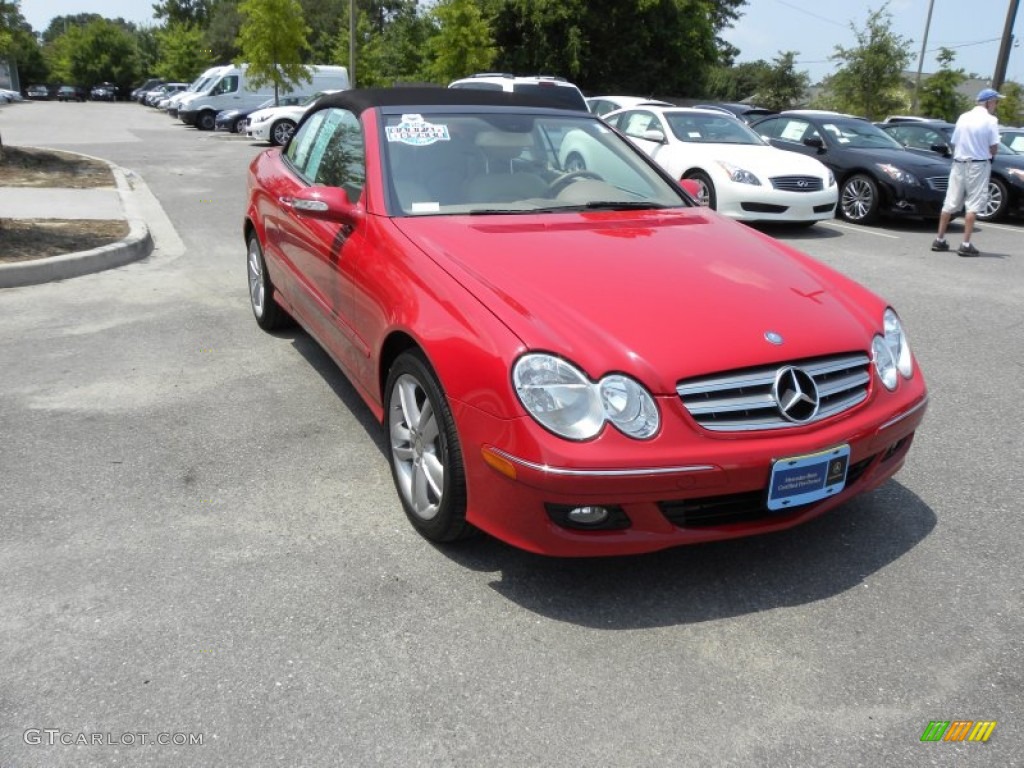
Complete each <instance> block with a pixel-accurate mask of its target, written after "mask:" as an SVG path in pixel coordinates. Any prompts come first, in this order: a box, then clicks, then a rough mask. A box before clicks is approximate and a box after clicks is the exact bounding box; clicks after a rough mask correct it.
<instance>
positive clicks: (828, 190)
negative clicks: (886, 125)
mask: <svg viewBox="0 0 1024 768" xmlns="http://www.w3.org/2000/svg"><path fill="white" fill-rule="evenodd" d="M604 120H605V121H606V122H607V123H608V124H609V125H611V126H613V127H615V128H617V129H618V130H619V131H620V132H621V133H623V134H625V135H626V136H627V137H629V139H630V140H631V141H632V142H633V143H634V144H636V145H637V146H638V147H639V148H640V149H641V150H643V151H644V152H645V153H647V155H648V156H650V157H651V159H652V160H654V161H655V162H656V163H658V165H660V166H661V167H662V168H664V169H665V171H667V172H668V173H669V174H670V175H671V176H672V178H674V179H679V180H683V179H692V180H693V181H695V182H696V184H697V188H698V199H699V201H700V202H701V203H702V204H703V205H707V206H709V207H710V208H713V209H715V210H716V211H718V212H719V213H722V214H724V215H725V216H729V217H730V218H734V219H739V220H741V221H778V222H786V223H791V224H801V225H810V224H813V223H814V222H816V221H822V220H824V219H831V218H832V217H833V216H834V215H835V210H836V203H837V201H838V197H839V191H838V188H837V186H836V180H835V177H834V176H833V175H832V171H830V170H829V169H828V168H827V167H825V165H824V164H823V163H821V162H819V161H818V160H815V159H814V158H813V157H807V156H805V155H801V154H797V153H795V152H786V151H784V150H781V149H776V148H775V147H772V146H771V145H770V144H768V143H767V142H766V141H765V140H764V139H762V138H761V137H760V136H758V135H757V134H756V133H755V132H754V131H752V130H751V129H750V128H749V127H748V126H747V125H746V123H744V122H742V121H741V120H739V119H737V118H736V117H732V116H730V115H726V114H724V113H722V112H719V111H716V110H710V109H692V108H683V107H658V106H642V107H641V106H638V107H632V108H629V109H622V110H617V111H615V112H609V113H608V114H606V115H604ZM566 138H567V139H568V138H570V137H568V136H567V137H566ZM573 151H574V147H573V146H572V144H568V145H567V142H566V141H563V142H562V146H561V148H560V150H559V158H560V160H561V161H562V165H563V167H565V168H566V169H567V170H568V169H571V170H582V169H583V168H585V167H586V162H587V160H586V157H585V156H584V155H582V154H580V156H579V157H577V158H574V157H572V153H573ZM581 164H582V165H581Z"/></svg>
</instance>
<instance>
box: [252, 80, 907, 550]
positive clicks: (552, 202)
mask: <svg viewBox="0 0 1024 768" xmlns="http://www.w3.org/2000/svg"><path fill="white" fill-rule="evenodd" d="M570 134H572V135H573V137H574V140H575V141H577V142H578V141H581V140H587V141H591V142H593V144H594V151H593V152H592V153H591V157H592V158H593V163H592V165H593V167H589V166H588V168H587V169H586V170H584V171H575V172H566V171H565V170H564V169H562V168H560V166H559V164H558V158H559V156H560V155H559V145H560V143H561V142H562V141H563V140H564V139H565V138H566V137H567V136H569V135H570ZM248 183H249V202H248V209H247V211H246V214H245V221H244V238H245V242H246V245H247V262H248V277H249V293H250V299H251V304H252V310H253V313H254V314H255V317H256V321H257V323H259V325H260V326H261V327H263V328H265V329H267V330H272V329H274V328H277V327H279V326H281V325H283V324H284V323H286V322H289V321H290V320H292V319H294V320H295V321H297V322H298V323H299V324H300V325H301V326H302V327H303V328H304V329H305V330H306V331H307V332H308V333H309V334H310V335H311V336H312V337H313V338H315V339H316V340H317V342H318V343H319V344H320V345H321V346H322V347H323V348H324V349H325V350H326V351H327V352H328V353H329V354H330V356H331V357H332V358H333V359H334V360H335V361H336V362H337V364H338V365H339V366H340V367H341V369H342V371H343V372H344V373H345V375H346V376H347V377H348V378H349V380H350V381H351V382H352V384H353V386H354V387H355V388H356V389H357V390H358V392H359V393H360V395H361V396H362V397H363V399H364V400H365V401H366V403H367V405H368V406H369V408H370V410H371V411H372V412H373V414H374V415H375V416H376V417H377V418H378V419H379V420H380V421H381V422H382V423H383V427H384V429H385V431H386V436H387V446H388V451H387V452H388V455H389V458H390V462H391V467H392V472H393V476H394V481H395V486H396V488H397V491H398V497H399V499H400V500H401V503H402V506H403V507H404V510H405V513H406V515H407V516H408V518H409V520H410V521H411V523H412V525H413V526H415V528H416V529H417V530H418V531H419V532H420V533H421V534H422V535H424V536H425V537H427V538H428V539H431V540H433V541H453V540H455V539H459V538H462V537H465V536H467V535H469V534H470V533H473V532H474V531H475V530H477V529H480V530H483V531H486V532H487V533H489V534H492V535H493V536H496V537H498V538H499V539H502V540H504V541H506V542H509V543H511V544H513V545H515V546H517V547H522V548H524V549H527V550H531V551H534V552H539V553H544V554H549V555H559V556H587V555H617V554H628V553H639V552H647V551H652V550H657V549H662V548H665V547H671V546H676V545H681V544H690V543H695V542H703V541H710V540H716V539H728V538H733V537H739V536H746V535H750V534H755V533H764V532H769V531H777V530H780V529H784V528H789V527H791V526H794V525H797V524H799V523H802V522H805V521H807V520H810V519H812V518H814V517H817V516H818V515H821V514H822V513H824V512H825V511H827V510H829V509H832V508H834V507H836V506H838V505H840V504H842V503H843V502H845V501H848V500H849V499H851V498H853V497H854V496H857V495H859V494H861V493H864V492H865V491H868V490H870V489H872V488H875V487H877V486H878V485H880V484H881V483H883V482H885V481H886V480H887V479H888V478H890V477H891V476H892V475H893V474H894V473H895V472H896V471H897V470H899V469H900V467H901V466H903V463H904V461H905V459H906V456H907V451H908V450H909V448H910V445H911V442H912V441H913V438H914V432H915V430H916V429H917V428H918V425H919V424H920V423H921V420H922V418H923V417H924V413H925V408H926V404H927V390H926V387H925V383H924V380H923V378H922V376H921V372H920V370H918V367H917V364H916V362H915V360H914V357H913V355H912V354H911V352H910V348H909V346H908V343H907V339H906V336H905V334H904V331H903V327H902V325H901V322H900V319H899V317H898V315H897V314H896V312H895V311H894V310H893V308H892V307H890V306H889V305H888V304H887V303H886V302H885V301H884V300H883V299H881V298H879V297H878V296H876V295H875V294H873V293H872V292H870V291H868V290H867V289H865V288H863V287H862V286H860V285H858V284H857V283H855V282H853V281H852V280H850V279H848V278H846V277H844V276H843V275H841V274H839V273H838V272H836V271H834V270H832V269H830V268H829V267H827V266H825V265H823V264H821V263H819V262H817V261H815V260H814V259H812V258H810V257H809V256H807V255H805V254H803V253H800V252H799V251H796V250H794V249H792V248H790V247H788V246H786V245H784V244H782V243H780V242H777V241H776V240H774V239H772V238H770V237H768V236H766V235H764V234H761V233H759V232H757V231H756V230H753V229H749V228H747V227H746V226H744V225H742V224H738V223H735V222H732V221H729V220H727V219H725V218H723V217H721V216H718V215H717V214H715V213H714V212H713V211H709V210H708V209H706V208H701V207H699V206H697V205H696V204H695V203H694V201H693V199H692V198H691V197H690V196H689V195H688V194H687V193H686V192H685V191H684V190H683V189H682V188H681V187H680V186H678V185H677V184H676V183H675V182H674V181H673V180H672V179H671V178H669V177H667V176H666V175H665V174H664V173H663V172H662V171H661V170H659V169H658V168H657V167H656V166H655V165H654V164H652V163H651V162H650V161H649V160H648V159H647V158H646V156H645V155H643V154H642V153H641V152H639V151H638V150H636V149H635V148H634V147H633V146H632V145H631V144H629V143H628V142H627V141H626V140H625V139H623V138H622V137H621V136H620V135H619V134H618V133H616V132H615V131H614V129H612V128H610V127H609V126H608V125H606V124H605V123H603V122H602V121H601V120H600V119H598V118H597V117H594V116H591V115H587V114H584V113H580V112H568V111H562V110H557V109H551V108H549V107H545V106H543V105H542V103H541V102H532V101H530V100H529V98H528V97H524V96H517V95H514V94H505V93H492V92H488V91H472V90H461V91H460V90H448V89H441V88H435V89H430V88H395V89H369V90H362V91H360V90H354V91H346V92H343V93H338V94H334V95H330V96H326V97H324V98H322V99H321V100H319V101H318V102H317V103H316V104H315V106H313V107H312V108H311V109H310V111H309V112H308V113H307V114H306V116H305V117H304V118H303V120H302V122H301V123H300V124H299V126H298V128H297V130H296V132H295V135H294V136H293V138H292V140H291V141H290V143H289V144H288V145H287V146H286V147H284V148H283V149H270V150H267V151H265V152H263V153H262V154H260V155H259V156H257V157H256V158H255V159H254V160H253V162H252V165H251V167H250V172H249V179H248Z"/></svg>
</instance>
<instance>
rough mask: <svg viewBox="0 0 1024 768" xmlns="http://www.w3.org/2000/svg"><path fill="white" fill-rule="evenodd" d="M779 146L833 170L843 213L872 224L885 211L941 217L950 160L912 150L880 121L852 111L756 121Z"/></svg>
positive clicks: (810, 112)
mask: <svg viewBox="0 0 1024 768" xmlns="http://www.w3.org/2000/svg"><path fill="white" fill-rule="evenodd" d="M752 127H753V129H754V130H755V131H756V132H757V133H759V134H761V135H762V136H764V137H765V138H766V139H767V140H768V141H769V142H770V143H771V145H772V146H773V147H778V148H779V149H785V150H788V151H790V152H800V153H801V154H804V155H810V156H811V157H813V158H816V159H818V160H820V161H821V162H823V163H824V164H825V165H827V166H828V167H829V168H831V169H832V173H833V174H834V175H835V177H836V183H837V184H838V185H839V206H838V208H837V210H838V212H839V214H840V215H841V216H842V217H843V218H844V219H846V220H847V221H852V222H855V223H857V224H869V223H871V222H873V221H876V220H877V219H878V218H879V217H880V216H882V215H883V214H889V215H899V216H916V217H920V218H938V217H939V213H940V212H941V210H942V203H943V200H944V199H945V197H946V187H947V186H948V185H949V161H946V160H943V159H942V158H939V157H936V158H934V159H932V158H930V157H925V156H922V155H920V154H918V153H916V152H911V151H910V150H908V149H906V148H905V147H903V146H902V145H900V143H899V142H898V141H896V140H895V139H894V138H892V137H891V136H889V134H887V133H885V132H884V131H882V130H881V129H880V128H878V127H877V126H875V125H873V124H872V123H870V122H868V121H867V120H864V119H863V118H859V117H854V116H852V115H842V114H839V113H837V112H818V111H813V110H804V111H787V112H780V113H779V114H778V115H773V116H771V117H766V118H764V119H762V120H758V121H756V122H754V124H753V126H752Z"/></svg>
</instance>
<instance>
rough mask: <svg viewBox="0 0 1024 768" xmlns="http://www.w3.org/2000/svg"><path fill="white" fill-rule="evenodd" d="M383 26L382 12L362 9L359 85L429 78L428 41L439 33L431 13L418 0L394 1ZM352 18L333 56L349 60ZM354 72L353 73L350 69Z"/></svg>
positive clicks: (358, 33) (337, 40) (340, 34)
mask: <svg viewBox="0 0 1024 768" xmlns="http://www.w3.org/2000/svg"><path fill="white" fill-rule="evenodd" d="M388 16H389V18H388V19H387V20H386V22H385V23H384V25H383V27H378V26H377V23H378V21H379V17H378V16H371V15H370V14H369V13H366V12H363V11H359V14H358V17H357V19H356V72H355V82H358V85H359V87H361V88H363V87H373V86H389V85H394V84H396V83H409V82H420V81H425V80H428V79H429V75H428V74H427V72H426V68H427V66H428V65H429V61H427V60H425V58H426V57H425V51H426V47H427V41H428V39H429V38H430V36H431V35H432V34H434V33H435V30H434V29H433V27H432V25H431V22H430V19H429V16H428V15H427V14H423V13H420V12H419V9H418V7H417V3H416V2H415V0H403V2H402V4H401V5H397V4H394V5H393V6H392V9H391V10H390V11H389V12H388ZM348 58H349V36H348V19H347V18H346V19H345V20H344V23H343V25H342V27H341V29H340V30H339V32H338V34H337V36H336V38H335V45H334V49H333V52H332V54H331V60H332V61H334V62H338V63H341V64H348ZM349 74H350V76H351V75H352V74H353V73H351V72H350V73H349Z"/></svg>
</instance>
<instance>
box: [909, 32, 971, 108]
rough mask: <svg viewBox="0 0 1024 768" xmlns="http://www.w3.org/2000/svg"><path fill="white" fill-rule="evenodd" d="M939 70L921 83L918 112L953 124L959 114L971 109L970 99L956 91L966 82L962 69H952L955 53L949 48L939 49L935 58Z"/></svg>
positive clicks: (965, 75)
mask: <svg viewBox="0 0 1024 768" xmlns="http://www.w3.org/2000/svg"><path fill="white" fill-rule="evenodd" d="M937 59H938V62H939V69H938V71H937V72H935V73H934V74H933V75H931V76H930V77H928V78H927V79H926V80H925V81H924V82H923V83H921V91H920V93H919V94H918V103H919V104H920V105H921V108H920V110H919V111H920V112H921V114H923V115H927V116H929V117H936V118H941V119H943V120H948V121H950V122H955V121H956V119H957V117H959V116H960V114H961V113H963V112H965V111H966V110H967V109H969V108H970V107H971V102H970V99H968V98H967V97H966V96H964V95H963V94H961V93H960V92H959V91H958V90H957V89H958V88H959V87H960V86H961V85H963V84H964V83H965V82H967V74H966V73H965V72H964V71H963V70H962V69H952V67H951V65H952V63H953V61H954V60H955V59H956V53H955V52H954V51H953V50H952V49H950V48H940V49H939V55H938V56H937Z"/></svg>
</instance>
